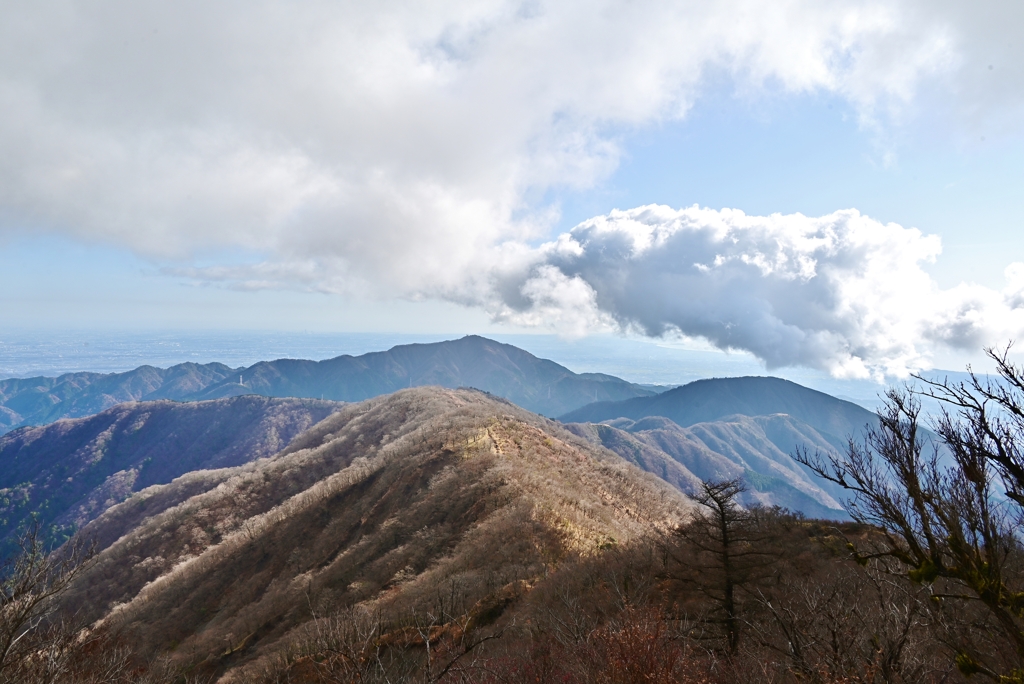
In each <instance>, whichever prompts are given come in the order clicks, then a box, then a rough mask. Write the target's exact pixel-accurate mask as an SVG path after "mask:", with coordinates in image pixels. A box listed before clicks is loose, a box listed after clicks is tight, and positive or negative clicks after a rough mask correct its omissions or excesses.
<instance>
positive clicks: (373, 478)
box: [64, 387, 692, 682]
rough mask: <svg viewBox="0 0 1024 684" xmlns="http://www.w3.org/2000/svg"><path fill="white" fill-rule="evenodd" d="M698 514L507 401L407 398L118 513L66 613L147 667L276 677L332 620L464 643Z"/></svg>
mask: <svg viewBox="0 0 1024 684" xmlns="http://www.w3.org/2000/svg"><path fill="white" fill-rule="evenodd" d="M691 509H692V504H690V503H689V502H688V501H686V500H685V498H684V497H682V496H681V495H680V494H679V493H678V492H677V491H676V490H674V489H672V488H671V487H669V486H668V485H667V484H665V483H664V482H661V481H660V480H658V479H657V478H655V477H653V476H651V475H649V474H647V473H644V472H642V471H640V470H638V469H637V468H635V467H633V466H631V465H629V464H628V463H625V462H624V461H623V460H622V459H621V458H619V457H618V456H616V455H615V454H612V453H611V452H608V451H607V450H605V449H603V448H601V447H598V446H593V445H591V444H589V443H588V442H586V441H584V440H582V439H580V438H578V437H576V436H575V435H573V434H571V433H569V432H567V431H566V430H564V429H563V428H562V427H561V425H559V424H558V423H556V422H554V421H550V420H546V419H544V418H541V417H539V416H537V415H533V414H530V413H528V412H526V411H524V410H522V409H520V408H518V407H516V406H513V405H511V404H509V403H508V402H506V401H503V400H500V399H497V398H495V397H493V396H488V395H486V394H484V393H482V392H477V391H472V390H448V389H440V388H436V387H432V388H419V389H411V390H403V391H400V392H396V393H395V394H392V395H389V396H387V397H382V398H378V399H373V400H370V401H366V402H363V403H361V404H356V405H352V406H347V407H345V408H343V409H341V410H340V411H339V412H338V413H336V414H334V415H332V416H330V417H328V418H327V419H325V420H324V421H322V422H320V423H319V424H317V425H316V426H314V427H313V428H311V429H310V430H308V431H307V432H305V433H304V434H302V435H300V436H298V437H297V438H296V439H295V440H294V441H293V442H292V444H291V446H289V447H288V448H287V449H285V450H283V451H282V452H281V453H279V454H277V455H276V456H274V457H273V458H269V459H262V460H259V461H252V462H249V463H246V464H244V465H240V466H237V467H234V468H230V469H224V470H217V471H205V472H198V473H192V474H189V475H186V476H184V477H181V478H179V479H177V480H175V481H173V482H171V483H170V484H163V485H156V486H153V487H149V488H147V489H145V490H143V491H141V492H137V493H135V494H134V495H132V496H131V497H130V498H129V499H128V500H126V501H124V502H123V503H121V504H119V505H116V506H113V507H112V508H110V509H108V510H107V511H106V512H105V513H104V514H103V515H102V516H100V517H99V518H98V519H96V520H95V521H93V522H92V523H91V524H90V525H89V526H88V527H87V528H86V529H85V530H84V531H83V533H84V534H85V535H86V536H87V537H88V538H92V539H95V540H96V541H97V544H98V547H99V550H100V552H99V554H98V556H97V557H96V559H95V560H94V562H93V563H92V564H91V565H90V566H89V568H88V569H87V570H86V571H85V572H84V574H83V575H82V576H81V577H80V579H79V581H78V582H77V583H76V585H75V586H73V587H72V588H71V590H70V591H69V592H68V593H67V594H65V596H64V601H65V605H66V606H67V607H68V608H69V610H72V611H74V614H76V615H79V616H81V617H82V619H83V620H85V621H86V622H87V623H91V622H92V621H93V620H102V624H103V625H104V626H106V627H110V628H112V629H113V630H114V631H115V632H116V633H118V634H123V635H124V638H125V639H127V640H130V645H131V646H132V647H133V648H134V649H135V652H136V654H137V655H138V656H139V657H141V658H143V659H149V658H152V657H159V658H161V659H166V660H167V661H168V664H169V665H172V666H179V667H182V668H186V669H187V671H188V672H189V673H190V676H196V677H201V678H203V679H204V680H205V679H207V678H208V679H209V680H210V681H214V680H216V681H221V682H228V681H231V682H252V681H269V680H265V679H263V678H261V676H260V675H261V673H263V672H265V671H266V668H267V667H268V665H269V664H271V663H277V662H279V661H280V659H281V658H282V657H283V656H282V654H285V653H287V654H291V657H293V658H294V657H296V654H299V655H301V654H302V653H303V649H304V648H305V646H306V644H308V643H309V639H310V634H312V633H314V632H315V631H316V630H322V629H323V628H324V626H325V625H327V624H328V623H327V622H326V621H324V620H322V619H319V618H318V617H317V616H318V615H323V614H324V613H325V612H327V613H330V614H334V615H338V616H340V617H339V618H338V621H337V622H331V623H330V627H329V629H331V630H350V629H352V630H356V629H360V625H361V624H362V623H360V622H359V620H361V619H362V617H361V616H364V615H371V616H372V615H378V616H380V615H393V616H396V618H395V620H396V622H398V620H401V622H398V628H397V629H396V630H395V631H392V632H388V633H387V634H384V635H381V636H380V637H379V639H378V640H376V641H374V642H373V643H375V644H377V645H378V646H380V647H381V648H386V647H387V644H389V643H391V644H393V643H405V642H406V641H409V640H410V639H412V640H413V641H412V643H413V644H415V643H416V641H415V639H416V638H418V636H419V634H420V633H419V632H417V631H416V629H415V628H416V627H417V626H419V627H422V632H423V633H424V634H429V638H430V639H436V638H437V637H438V636H441V635H442V634H443V633H444V632H443V630H451V629H453V627H452V626H451V625H450V624H447V623H446V622H445V624H444V625H442V622H438V623H437V624H435V625H430V624H427V625H425V626H424V624H423V623H416V622H410V618H409V616H410V615H411V616H414V617H415V616H418V615H422V614H424V611H426V610H434V614H435V615H440V614H441V613H439V612H438V610H446V611H456V610H457V611H465V612H467V613H468V614H469V615H471V616H472V617H471V619H472V621H473V622H472V624H471V625H469V624H468V623H462V624H463V627H465V628H466V629H469V628H470V627H471V628H473V629H477V628H484V627H486V626H488V625H490V624H492V623H494V622H495V621H497V620H498V619H499V618H501V617H502V616H503V613H505V612H509V613H513V614H514V611H515V610H516V607H517V605H522V603H523V602H524V600H525V599H524V598H523V597H524V596H525V595H526V594H528V593H532V592H537V591H543V589H542V587H543V586H544V583H545V582H546V581H548V579H547V578H549V577H551V576H552V574H553V570H554V569H555V568H559V567H561V566H562V564H563V563H568V562H571V561H572V560H573V559H586V558H592V557H595V556H596V554H598V552H599V551H600V550H601V549H609V548H613V547H616V546H618V545H625V544H628V543H630V542H631V541H633V540H639V539H644V538H648V537H653V536H654V535H656V534H662V533H664V532H665V531H667V530H668V529H670V528H671V527H672V526H673V525H674V524H677V523H678V522H680V521H681V520H683V519H685V517H686V515H687V514H688V511H689V510H691ZM581 577H583V578H587V577H589V575H581ZM581 581H583V580H582V579H581ZM438 602H443V603H438ZM435 606H440V609H437V608H434V607H435ZM345 611H348V612H345ZM417 611H418V612H417ZM388 619H390V618H388ZM513 622H514V621H513ZM520 622H521V623H524V624H525V622H526V621H525V620H521V621H520ZM463 627H460V628H459V629H462V628H463ZM346 633H347V632H346ZM375 639H377V637H375ZM332 643H333V642H332ZM421 643H422V640H421ZM417 680H418V679H417ZM275 681H278V680H275ZM289 681H324V680H320V679H291V678H289ZM338 681H341V680H340V679H339V680H338ZM346 681H347V680H346ZM402 681H411V679H405V678H403V679H402Z"/></svg>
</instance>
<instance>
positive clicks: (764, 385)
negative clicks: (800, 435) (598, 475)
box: [559, 376, 877, 449]
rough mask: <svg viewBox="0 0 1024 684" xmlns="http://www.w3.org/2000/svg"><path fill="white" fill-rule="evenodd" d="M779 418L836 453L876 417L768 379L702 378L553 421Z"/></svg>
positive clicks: (786, 382) (684, 424)
mask: <svg viewBox="0 0 1024 684" xmlns="http://www.w3.org/2000/svg"><path fill="white" fill-rule="evenodd" d="M777 413H785V414H788V415H791V416H793V417H794V418H797V419H798V420H800V421H802V422H804V423H806V424H808V425H810V426H811V427H813V428H814V429H815V430H816V431H817V432H818V433H819V434H820V435H821V436H823V437H825V438H827V439H828V440H829V442H830V443H831V444H832V445H833V446H834V447H836V448H838V449H843V448H845V445H846V440H847V438H848V437H849V436H852V435H859V434H861V432H862V430H863V429H864V427H865V426H867V425H874V424H875V422H876V421H877V416H876V415H875V414H874V413H872V412H870V411H868V410H867V409H865V408H863V407H861V406H858V405H857V404H854V403H852V402H849V401H844V400H842V399H837V398H836V397H833V396H832V395H829V394H825V393H824V392H819V391H817V390H813V389H810V388H808V387H804V386H803V385H798V384H797V383H795V382H791V381H789V380H784V379H782V378H775V377H771V376H745V377H738V378H707V379H703V380H695V381H694V382H691V383H688V384H686V385H682V386H680V387H676V388H674V389H670V390H668V391H666V392H662V393H660V394H657V395H653V396H648V397H635V398H631V399H625V400H622V401H604V402H595V403H592V404H588V405H586V406H583V407H581V408H579V409H576V410H573V411H570V412H568V413H566V414H563V415H561V416H559V420H561V421H563V422H566V423H600V422H604V421H609V420H614V419H616V418H628V419H630V420H640V419H642V418H647V417H653V416H663V417H665V418H668V419H670V420H672V421H673V422H674V423H676V424H677V425H679V426H680V427H683V428H686V427H690V426H691V425H695V424H697V423H707V422H714V421H717V420H721V419H723V418H726V417H728V416H731V415H744V416H762V415H773V414H777Z"/></svg>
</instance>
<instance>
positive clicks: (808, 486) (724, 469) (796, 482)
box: [566, 414, 848, 519]
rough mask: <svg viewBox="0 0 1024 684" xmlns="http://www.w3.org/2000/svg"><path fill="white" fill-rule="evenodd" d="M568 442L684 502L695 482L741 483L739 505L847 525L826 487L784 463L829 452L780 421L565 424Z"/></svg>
mask: <svg viewBox="0 0 1024 684" xmlns="http://www.w3.org/2000/svg"><path fill="white" fill-rule="evenodd" d="M566 429H568V430H570V431H571V432H573V433H574V434H577V435H580V436H581V437H583V438H585V439H587V440H589V441H591V442H592V443H594V444H600V445H601V446H604V447H606V448H608V449H611V450H612V451H614V452H615V453H617V454H618V455H620V456H622V457H623V458H625V459H626V460H627V461H629V462H631V463H634V464H635V465H637V466H638V467H640V468H642V469H643V470H646V471H647V472H650V473H653V474H655V475H657V476H658V477H660V478H662V479H663V480H665V481H667V482H669V483H670V484H672V485H674V486H675V487H677V488H678V489H680V490H681V491H683V492H685V493H687V494H694V493H696V492H697V490H698V488H699V485H700V481H701V480H717V481H721V480H729V479H733V478H742V479H743V480H744V482H745V484H746V485H747V487H748V491H747V492H746V494H745V495H744V498H743V503H744V504H747V505H750V504H763V505H766V506H782V507H784V508H788V509H790V510H793V511H800V512H801V513H804V514H805V515H807V516H810V517H815V518H831V519H842V518H846V517H848V516H847V514H846V512H845V511H844V510H843V508H842V506H841V505H840V503H839V501H837V500H836V498H835V496H833V493H835V494H837V495H838V492H833V493H830V491H829V490H831V489H832V488H831V487H829V486H828V485H827V484H826V483H824V482H822V481H821V480H820V479H818V478H816V477H814V476H813V475H812V474H811V473H809V472H808V471H807V470H806V469H805V468H804V467H803V466H801V465H800V464H798V463H797V462H796V461H794V460H793V459H792V457H791V456H790V454H792V453H793V452H794V451H795V449H796V448H797V447H801V448H807V449H809V450H811V451H812V452H813V451H820V452H825V453H828V452H832V451H834V450H835V447H834V446H833V445H832V444H831V443H830V441H829V440H828V439H826V438H825V437H823V436H822V435H821V434H820V433H819V432H818V431H816V430H815V429H814V428H813V427H811V426H810V425H808V424H806V423H804V422H802V421H800V420H797V419H795V418H793V417H792V416H788V415H785V414H775V415H770V416H755V417H748V416H739V415H735V416H731V417H729V418H726V419H724V420H720V421H713V422H707V423H696V424H694V425H692V426H690V427H686V428H684V427H681V426H679V425H677V424H676V423H674V422H673V421H671V420H669V419H668V418H663V417H649V418H642V419H640V420H639V421H632V420H629V419H627V418H618V419H615V420H611V421H608V422H607V424H604V423H569V424H567V425H566Z"/></svg>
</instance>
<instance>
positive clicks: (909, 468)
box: [797, 349, 1024, 682]
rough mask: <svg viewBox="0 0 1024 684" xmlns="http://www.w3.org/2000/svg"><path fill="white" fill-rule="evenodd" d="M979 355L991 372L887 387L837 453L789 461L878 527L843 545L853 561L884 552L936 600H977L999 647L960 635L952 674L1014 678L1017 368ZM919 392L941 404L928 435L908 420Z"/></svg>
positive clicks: (998, 357) (1023, 671) (1021, 629)
mask: <svg viewBox="0 0 1024 684" xmlns="http://www.w3.org/2000/svg"><path fill="white" fill-rule="evenodd" d="M988 353H989V355H990V356H991V357H992V358H993V359H994V360H995V361H996V364H997V369H998V372H999V375H1000V377H1001V380H1000V381H996V382H993V381H989V380H983V379H981V378H979V377H977V376H976V375H974V374H973V373H971V376H970V378H971V379H970V380H969V381H968V382H966V383H951V382H948V381H944V382H931V381H927V380H923V379H921V380H922V382H924V384H925V388H926V389H925V390H924V391H923V392H922V391H921V390H911V389H908V388H903V389H891V390H889V391H888V392H887V393H886V403H885V405H884V406H883V407H882V408H881V409H879V411H878V425H877V427H873V428H869V429H868V431H867V433H866V436H865V438H864V440H863V441H856V440H853V439H851V440H850V442H849V446H848V448H847V450H846V453H845V454H842V455H829V456H822V455H821V454H820V453H818V454H814V455H811V454H809V453H806V452H803V453H798V454H797V459H798V460H799V461H801V462H802V463H804V464H805V465H807V466H809V467H810V468H811V469H812V470H814V471H815V472H816V473H818V474H819V475H820V476H822V477H824V478H825V479H827V480H830V481H832V482H835V483H837V484H838V485H840V486H841V487H843V488H844V489H846V490H847V491H848V492H850V495H851V499H850V502H849V510H850V513H851V515H852V516H853V517H854V518H855V519H856V520H858V521H860V522H864V523H869V524H871V525H873V526H876V527H877V529H878V530H879V531H880V533H879V534H875V535H870V536H869V540H868V541H867V542H866V543H862V544H861V545H860V546H859V547H858V546H857V545H854V544H851V545H850V549H851V550H852V551H853V553H854V554H855V557H856V558H857V559H858V561H859V562H861V563H868V562H870V561H872V560H873V559H889V560H892V561H895V562H896V566H895V567H898V568H900V571H901V572H902V573H903V574H904V575H905V576H906V577H907V578H909V579H910V580H912V581H914V582H917V583H920V584H924V585H926V586H929V587H931V589H932V595H933V599H934V600H933V602H932V604H933V605H935V606H937V607H939V608H941V607H942V606H943V605H948V606H950V607H951V608H953V609H957V608H956V606H958V605H961V604H963V603H965V602H968V603H980V604H981V605H983V606H984V607H985V609H986V610H987V612H988V614H989V616H990V617H991V619H992V621H993V622H994V625H993V628H994V630H995V631H996V632H997V633H998V634H1000V635H1001V639H1002V642H1003V645H1002V646H1001V647H997V648H994V649H992V648H989V649H983V648H981V647H979V646H978V643H979V642H978V641H977V640H975V639H972V638H971V637H972V635H971V634H963V635H962V637H963V638H962V639H961V640H960V643H959V644H958V645H957V651H958V653H957V655H956V663H957V665H958V667H959V668H960V670H961V671H962V672H963V673H964V674H967V675H970V674H976V673H980V674H983V675H986V676H988V677H990V678H992V679H994V680H997V681H1022V682H1024V581H1022V580H1024V578H1022V558H1024V553H1022V552H1024V549H1022V546H1021V538H1020V534H1019V530H1020V526H1019V523H1020V520H1021V513H1022V511H1024V458H1022V449H1024V441H1022V440H1024V369H1022V368H1020V367H1017V366H1014V365H1013V364H1011V363H1010V362H1009V361H1008V359H1007V355H1006V351H1004V352H1002V353H997V352H995V351H993V350H991V349H990V350H988ZM920 393H923V394H927V395H928V396H931V397H934V398H936V399H939V400H940V401H942V402H943V403H944V405H945V407H946V408H945V409H944V410H943V412H942V415H941V417H940V418H939V419H938V420H937V422H936V424H935V428H936V432H937V433H938V440H937V441H936V440H935V439H934V438H932V437H930V436H929V434H928V433H927V432H926V431H924V430H923V429H922V428H921V426H920V414H921V402H920V400H919V398H918V396H917V395H918V394H920ZM961 609H962V608H961ZM1000 678H1002V679H1000Z"/></svg>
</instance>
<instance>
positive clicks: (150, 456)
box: [0, 395, 341, 551]
mask: <svg viewBox="0 0 1024 684" xmlns="http://www.w3.org/2000/svg"><path fill="white" fill-rule="evenodd" d="M340 406H341V405H340V404H338V403H335V402H329V401H320V400H310V399H271V398H267V397H258V396H253V395H250V396H245V397H237V398H232V399H222V400H218V401H204V402H195V403H188V404H181V403H177V402H171V401H155V402H144V403H125V404H119V405H118V406H116V407H114V408H112V409H108V410H106V411H104V412H102V413H99V414H97V415H94V416H91V417H89V418H78V419H69V420H60V421H57V422H55V423H51V424H50V425H47V426H44V427H26V428H21V429H19V430H15V431H13V432H10V433H8V434H6V435H3V436H0V544H2V543H3V541H4V540H5V539H7V537H8V536H9V535H10V534H11V533H12V532H14V531H15V530H16V529H17V528H18V527H19V526H20V525H21V524H22V523H24V522H25V521H26V520H27V518H28V517H29V516H31V515H35V516H36V517H37V518H38V520H39V522H40V523H41V524H42V525H43V528H44V529H48V528H50V527H51V526H53V527H55V528H56V529H55V530H54V531H53V534H56V535H57V536H58V537H59V536H60V535H61V534H63V533H64V532H68V531H72V530H75V529H78V528H79V527H81V526H82V525H84V524H86V523H88V522H89V521H91V520H92V519H94V518H95V517H96V516H98V515H100V514H101V513H102V512H103V511H105V510H106V509H108V508H110V507H111V506H113V505H114V504H117V503H120V502H121V501H123V500H124V499H126V498H127V497H129V496H130V495H131V494H132V493H133V492H137V491H139V490H140V489H144V488H146V487H149V486H150V485H154V484H163V483H167V482H170V481H171V480H173V479H174V478H176V477H179V476H181V475H183V474H185V473H187V472H190V471H194V470H200V469H208V468H225V467H231V466H238V465H241V464H243V463H248V462H249V461H252V460H254V459H257V458H262V457H266V456H271V455H273V454H275V453H276V452H278V451H279V450H281V449H283V448H284V447H285V446H287V445H288V443H289V442H291V441H292V439H293V438H294V437H295V436H296V435H298V434H299V433H301V432H303V431H304V430H306V429H307V428H309V427H310V426H312V425H314V424H316V423H319V422H320V421H321V420H323V419H324V418H326V417H327V416H328V415H330V414H331V413H332V412H334V411H336V410H338V409H339V408H340ZM0 551H6V549H5V548H4V547H3V546H0Z"/></svg>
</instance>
